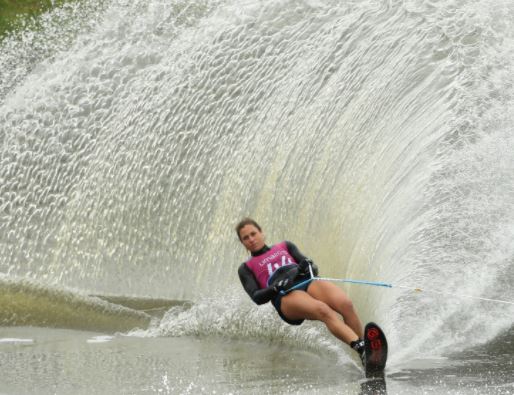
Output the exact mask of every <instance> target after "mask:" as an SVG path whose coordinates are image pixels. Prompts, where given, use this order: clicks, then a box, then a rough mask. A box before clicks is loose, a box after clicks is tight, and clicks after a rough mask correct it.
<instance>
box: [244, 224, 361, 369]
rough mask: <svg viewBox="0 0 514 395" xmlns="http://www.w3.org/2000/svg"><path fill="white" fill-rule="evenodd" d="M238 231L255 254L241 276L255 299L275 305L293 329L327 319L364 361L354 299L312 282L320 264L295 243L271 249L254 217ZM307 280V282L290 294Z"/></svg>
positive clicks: (255, 300) (335, 289) (319, 283)
mask: <svg viewBox="0 0 514 395" xmlns="http://www.w3.org/2000/svg"><path fill="white" fill-rule="evenodd" d="M236 232H237V235H238V237H239V240H240V241H241V243H242V244H243V245H244V246H245V247H246V249H247V250H248V252H250V254H251V256H250V257H249V258H248V260H246V261H245V262H243V263H242V264H241V265H240V266H239V271H238V272H239V278H240V279H241V283H242V284H243V287H244V289H245V291H246V292H247V293H248V295H249V296H250V297H251V298H252V300H253V301H254V302H255V303H257V304H264V303H267V302H269V301H271V302H272V304H273V306H274V307H275V309H276V310H277V312H278V314H279V315H280V317H281V318H282V319H283V320H284V321H285V322H287V323H288V324H290V325H300V324H301V323H302V322H303V321H304V320H306V319H307V320H318V321H322V322H323V323H324V324H325V325H326V327H327V328H328V330H329V331H330V332H331V333H332V334H333V335H334V336H335V337H337V338H338V339H339V340H341V341H343V342H344V343H346V344H348V345H349V346H350V347H352V348H353V349H354V350H355V351H357V352H358V353H359V356H360V357H361V360H363V358H364V341H363V340H362V339H363V328H362V323H361V321H360V319H359V317H358V316H357V313H356V311H355V308H354V307H353V303H352V301H351V300H350V299H349V298H348V296H347V295H346V294H345V293H344V292H343V291H342V290H341V289H340V288H338V287H337V286H335V285H334V284H332V283H329V282H326V281H310V282H309V281H306V280H307V279H309V278H310V275H311V270H312V271H313V273H314V275H317V267H316V265H314V264H313V263H312V261H310V260H309V259H308V258H307V257H305V256H304V255H303V254H302V253H301V252H300V251H299V250H298V248H297V247H296V246H295V245H294V244H293V243H291V242H289V241H284V242H281V243H278V244H275V245H273V246H271V247H269V246H267V245H266V243H265V241H264V233H263V232H262V229H261V227H260V226H259V224H257V222H256V221H254V220H253V219H251V218H245V219H243V220H242V221H240V222H239V223H238V224H237V226H236ZM302 282H305V284H304V285H301V286H300V287H299V288H295V289H294V290H291V291H290V292H288V290H290V288H292V287H294V286H295V285H298V284H300V283H302ZM340 317H342V318H343V319H344V321H343V320H341V319H340Z"/></svg>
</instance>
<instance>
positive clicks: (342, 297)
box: [307, 281, 364, 340]
mask: <svg viewBox="0 0 514 395" xmlns="http://www.w3.org/2000/svg"><path fill="white" fill-rule="evenodd" d="M307 292H308V293H309V295H311V296H312V297H313V298H315V299H318V300H321V301H322V302H325V303H326V304H328V305H329V306H330V307H331V308H332V309H333V310H335V311H337V312H338V313H339V314H341V315H342V316H343V318H344V321H345V323H346V324H347V325H348V326H349V327H350V328H352V330H353V331H354V332H355V333H356V334H357V335H358V337H360V338H361V339H362V338H364V330H363V328H362V322H361V320H360V319H359V316H358V315H357V312H356V311H355V308H354V306H353V303H352V301H351V300H350V298H349V297H348V296H347V295H346V294H345V293H344V291H343V290H342V289H341V288H339V287H337V286H336V285H334V284H332V283H330V282H328V281H313V282H312V283H311V284H310V286H309V288H308V289H307ZM352 340H355V339H352Z"/></svg>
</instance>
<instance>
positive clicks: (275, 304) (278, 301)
mask: <svg viewBox="0 0 514 395" xmlns="http://www.w3.org/2000/svg"><path fill="white" fill-rule="evenodd" d="M302 281H305V279H303V280H302ZM302 281H297V283H300V282H302ZM311 282H312V281H309V282H308V283H306V284H304V285H302V286H301V287H298V288H296V289H295V291H304V292H307V288H309V285H311ZM284 296H287V294H285V295H281V294H279V295H278V296H276V297H275V299H273V300H272V301H271V303H273V307H275V310H277V313H278V315H279V316H280V318H282V319H283V320H284V321H285V322H287V323H288V324H289V325H301V324H302V322H303V321H305V319H301V320H290V319H289V318H287V317H286V316H285V315H284V314H283V313H282V311H281V310H280V305H281V304H282V298H283V297H284Z"/></svg>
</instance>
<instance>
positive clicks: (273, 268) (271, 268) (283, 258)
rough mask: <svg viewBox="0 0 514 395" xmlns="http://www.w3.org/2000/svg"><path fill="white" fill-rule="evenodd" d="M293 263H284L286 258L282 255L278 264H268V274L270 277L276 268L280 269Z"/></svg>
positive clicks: (289, 260) (288, 260)
mask: <svg viewBox="0 0 514 395" xmlns="http://www.w3.org/2000/svg"><path fill="white" fill-rule="evenodd" d="M293 263H294V262H293V261H291V259H287V261H286V256H285V255H282V259H281V261H280V262H279V263H272V262H269V263H268V274H269V275H270V276H271V275H272V274H273V273H274V272H275V271H276V270H277V269H278V268H280V267H282V266H287V265H291V264H293Z"/></svg>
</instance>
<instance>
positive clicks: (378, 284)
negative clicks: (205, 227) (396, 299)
mask: <svg viewBox="0 0 514 395" xmlns="http://www.w3.org/2000/svg"><path fill="white" fill-rule="evenodd" d="M314 280H319V281H332V282H339V283H350V284H359V285H372V286H375V287H385V288H401V289H406V290H409V291H415V292H425V293H432V294H436V295H444V296H454V297H459V298H468V299H476V300H482V301H485V302H494V303H504V304H510V305H512V306H514V301H510V300H501V299H492V298H483V297H481V296H474V295H466V294H458V293H452V292H443V291H435V290H431V289H422V288H417V287H409V286H405V285H393V284H390V283H384V282H380V281H368V280H354V279H349V278H330V277H314V276H313V277H311V278H309V279H308V280H305V281H302V282H300V283H298V284H296V285H294V286H293V287H291V288H289V289H288V290H287V291H282V292H281V293H282V294H283V295H285V294H287V293H289V292H291V291H294V290H295V289H298V288H300V287H302V286H303V285H305V284H308V283H310V282H311V281H314Z"/></svg>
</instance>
